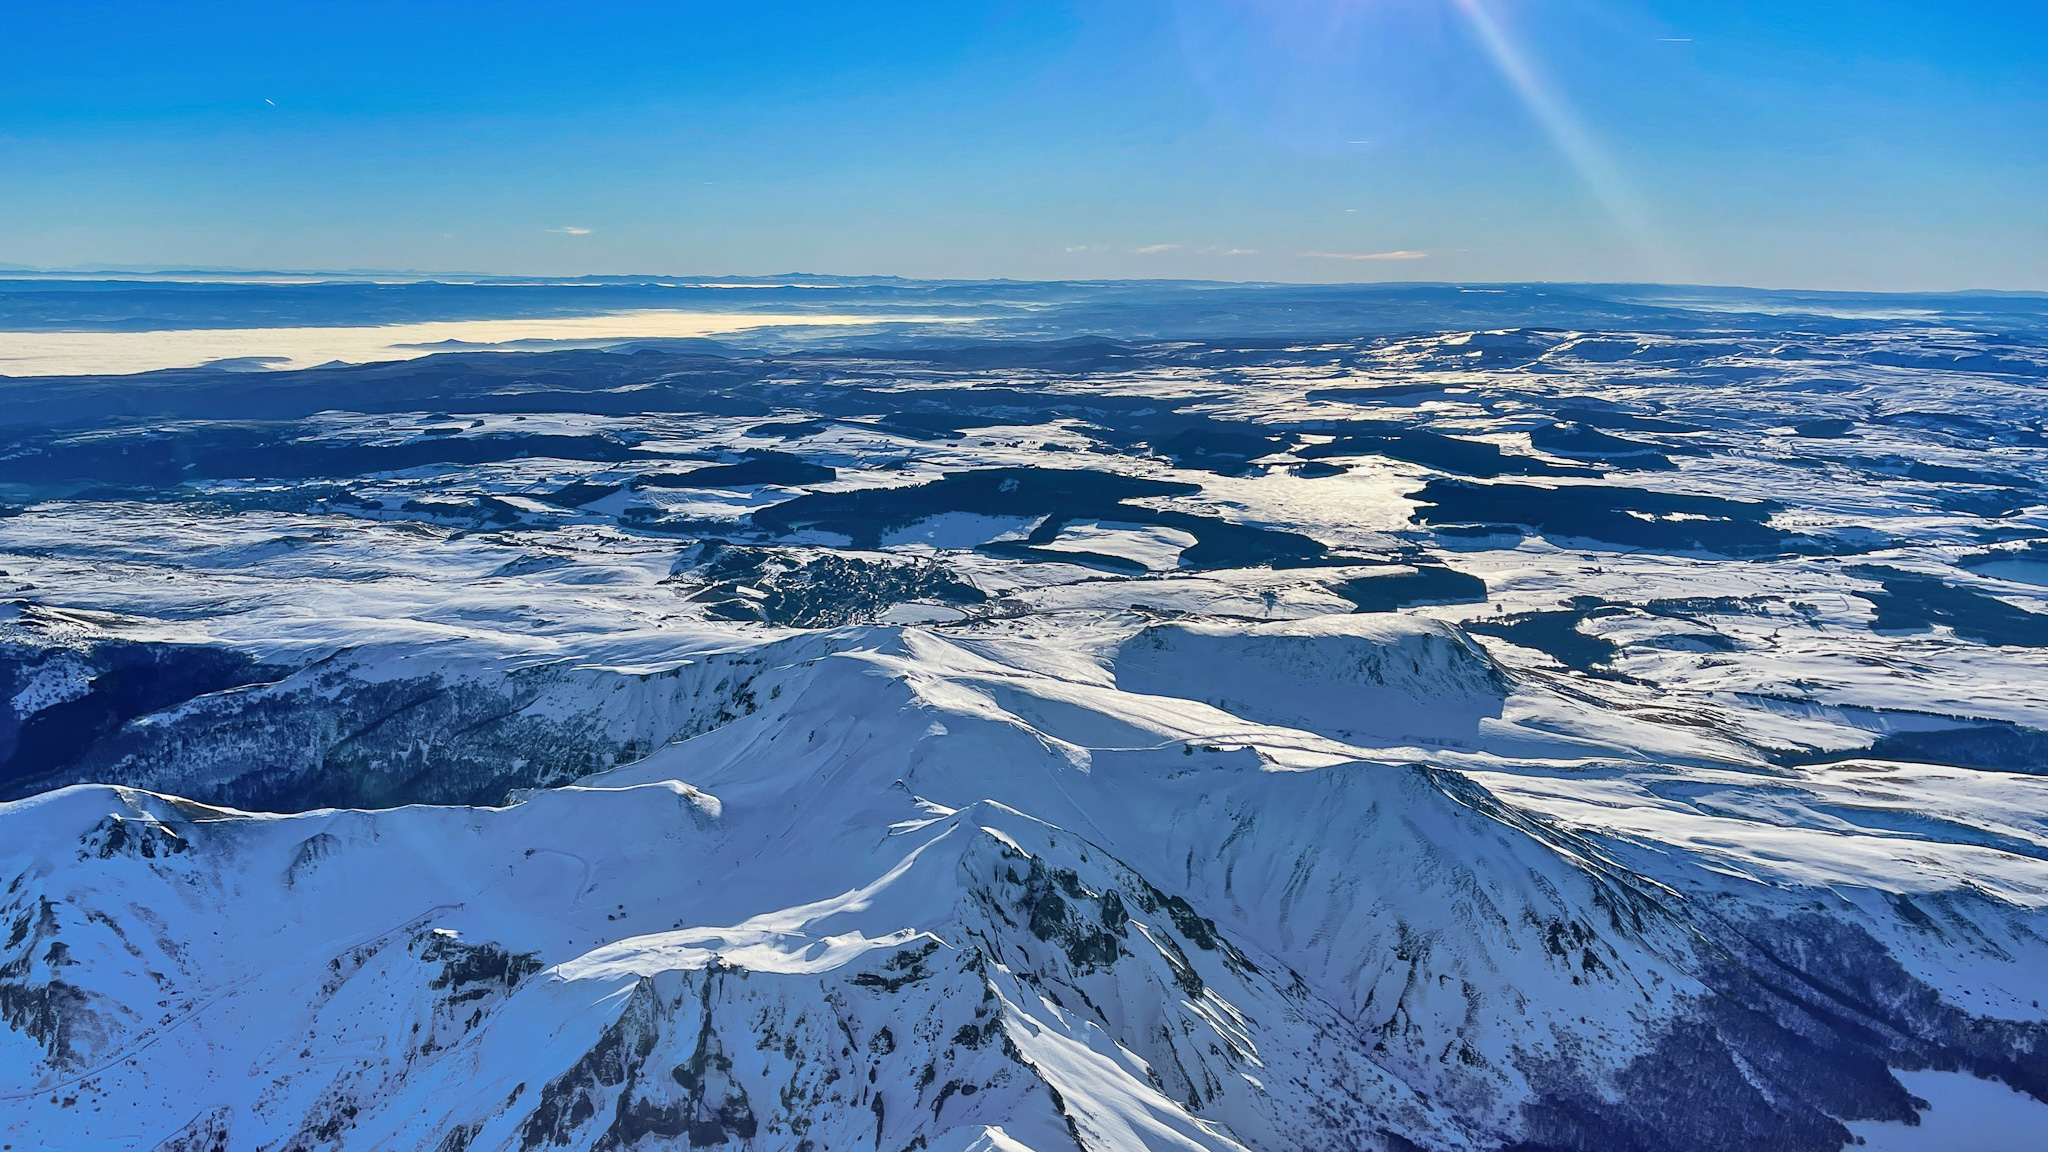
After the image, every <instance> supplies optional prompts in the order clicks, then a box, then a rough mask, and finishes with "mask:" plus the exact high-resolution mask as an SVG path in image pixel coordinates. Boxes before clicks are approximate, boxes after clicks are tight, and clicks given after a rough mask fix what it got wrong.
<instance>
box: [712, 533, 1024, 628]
mask: <svg viewBox="0 0 2048 1152" xmlns="http://www.w3.org/2000/svg"><path fill="white" fill-rule="evenodd" d="M694 559H695V561H696V563H695V564H694V565H691V566H689V567H688V568H687V569H685V572H684V573H683V574H685V575H687V577H688V578H690V579H693V580H699V581H703V582H705V583H706V584H707V587H705V588H703V589H702V590H701V591H698V592H696V593H695V594H694V595H693V596H692V597H691V598H692V599H695V600H698V601H702V602H705V603H708V604H710V605H712V609H711V611H712V615H714V616H716V617H718V618H719V619H723V620H757V621H760V622H762V623H765V624H779V625H784V626H788V627H794V628H834V627H838V626H839V625H842V624H854V623H865V622H872V621H873V620H875V619H876V618H877V617H879V616H881V615H882V613H884V612H886V611H888V609H890V608H891V607H894V606H895V605H898V604H902V603H906V602H908V601H913V600H930V601H937V602H938V603H941V604H948V605H961V606H965V605H973V604H980V603H982V602H984V601H986V600H987V599H988V595H987V594H986V593H984V592H982V591H981V589H979V588H976V587H975V586H974V585H972V584H969V583H967V582H966V581H964V580H961V579H960V578H959V577H957V576H955V575H954V574H953V572H952V571H951V570H950V569H948V568H947V567H945V566H944V565H942V564H939V563H937V562H936V561H927V562H923V563H918V562H898V561H883V560H867V559H862V558H860V557H856V556H838V555H833V554H825V555H821V556H812V557H795V556H791V555H788V554H785V553H782V552H780V551H778V550H775V549H768V548H748V547H741V546H735V545H731V544H727V543H726V542H724V541H721V540H711V541H706V542H704V543H703V544H702V545H700V546H698V547H697V548H696V549H694Z"/></svg>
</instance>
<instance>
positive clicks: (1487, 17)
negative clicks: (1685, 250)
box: [1451, 0, 1683, 280]
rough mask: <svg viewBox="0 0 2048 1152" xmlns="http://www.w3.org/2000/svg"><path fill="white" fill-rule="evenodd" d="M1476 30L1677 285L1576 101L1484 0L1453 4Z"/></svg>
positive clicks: (1674, 270)
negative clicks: (1557, 86)
mask: <svg viewBox="0 0 2048 1152" xmlns="http://www.w3.org/2000/svg"><path fill="white" fill-rule="evenodd" d="M1451 2H1452V3H1453V4H1454V5H1455V6H1456V7H1457V8H1458V10H1459V11H1461V12H1463V13H1464V14H1465V18H1466V20H1467V21H1468V22H1470V23H1471V25H1472V30H1473V32H1474V33H1476V34H1477V35H1478V37H1479V43H1480V45H1481V47H1483V48H1484V49H1485V50H1486V54H1487V56H1488V57H1490V58H1491V59H1492V60H1493V63H1494V67H1496V68H1498V69H1500V73H1501V76H1502V78H1503V79H1505V80H1506V81H1507V82H1508V85H1509V86H1510V87H1512V88H1513V89H1514V90H1515V94H1516V95H1517V96H1520V97H1521V99H1522V103H1523V104H1524V105H1526V106H1527V107H1528V109H1529V113H1530V115H1532V116H1534V117H1535V118H1536V122H1537V123H1538V124H1539V125H1541V126H1542V128H1543V131H1544V133H1545V134H1546V135H1548V136H1549V137H1550V140H1551V143H1552V144H1554V145H1556V146H1557V150H1558V151H1559V152H1562V153H1563V154H1564V157H1565V159H1566V160H1567V161H1568V162H1570V164H1571V166H1572V167H1573V168H1574V169H1575V170H1576V171H1577V172H1578V175H1579V179H1581V180H1583V181H1585V184H1586V187H1587V189H1588V190H1590V191H1591V192H1592V193H1593V197H1594V198H1595V199H1596V200H1598V201H1599V202H1600V206H1601V207H1602V208H1604V209H1605V210H1606V211H1607V214H1608V215H1609V216H1610V217H1612V218H1613V220H1614V223H1615V224H1616V226H1617V227H1619V228H1620V229H1621V231H1622V232H1623V233H1624V234H1626V235H1627V237H1628V239H1629V241H1630V242H1631V243H1632V244H1633V245H1634V246H1635V248H1636V251H1637V253H1638V255H1639V256H1640V257H1641V258H1642V260H1643V262H1644V264H1645V265H1646V266H1647V270H1648V271H1649V272H1650V273H1651V274H1652V276H1653V277H1654V278H1656V279H1660V280H1677V279H1682V278H1683V277H1682V276H1681V275H1680V274H1679V269H1678V267H1677V262H1676V260H1675V259H1674V258H1673V256H1672V253H1671V250H1670V248H1669V246H1668V245H1667V244H1666V243H1665V241H1664V239H1663V237H1662V235H1661V233H1660V232H1659V230H1658V228H1657V226H1656V222H1655V221H1654V220H1653V219H1652V218H1651V216H1650V213H1649V210H1648V209H1646V208H1645V207H1644V206H1643V203H1642V201H1641V200H1640V199H1639V198H1638V197H1637V196H1636V194H1635V191H1634V189H1633V188H1632V187H1631V186H1630V183H1629V180H1628V178H1627V177H1626V176H1624V175H1623V174H1622V171H1621V168H1620V166H1619V165H1617V164H1615V162H1614V161H1613V159H1612V158H1610V157H1609V156H1608V155H1607V152H1606V150H1605V149H1604V148H1602V147H1601V146H1600V143H1599V141H1597V140H1596V139H1594V137H1593V133H1592V131H1591V130H1590V129H1588V128H1587V127H1586V125H1585V122H1584V121H1583V120H1581V119H1580V118H1579V114H1578V112H1577V110H1576V109H1574V108H1573V107H1572V106H1571V102H1570V101H1568V100H1566V99H1565V98H1564V96H1563V94H1561V93H1559V92H1557V91H1555V90H1554V89H1552V88H1551V86H1550V85H1549V84H1548V83H1547V82H1546V81H1545V79H1544V78H1543V76H1542V75H1541V74H1540V73H1539V72H1537V70H1536V68H1535V66H1534V65H1533V64H1531V63H1530V61H1529V58H1528V56H1527V55H1525V54H1524V53H1523V52H1522V50H1521V49H1520V48H1519V47H1517V46H1516V44H1515V42H1514V40H1513V39H1512V38H1510V37H1509V35H1508V32H1507V29H1506V28H1504V27H1502V26H1501V23H1500V21H1498V20H1496V19H1494V17H1493V13H1492V12H1489V11H1488V10H1487V9H1486V6H1485V4H1484V3H1483V2H1482V0H1451Z"/></svg>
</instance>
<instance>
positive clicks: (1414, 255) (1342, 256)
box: [1302, 248, 1429, 260]
mask: <svg viewBox="0 0 2048 1152" xmlns="http://www.w3.org/2000/svg"><path fill="white" fill-rule="evenodd" d="M1302 255H1303V256H1307V257H1309V258H1310V259H1313V260H1427V259H1429V253H1427V252H1410V251H1408V250H1407V249H1405V248H1403V249H1401V250H1399V251H1397V252H1303V253H1302Z"/></svg>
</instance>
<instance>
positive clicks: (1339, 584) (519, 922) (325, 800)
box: [0, 281, 2048, 1152]
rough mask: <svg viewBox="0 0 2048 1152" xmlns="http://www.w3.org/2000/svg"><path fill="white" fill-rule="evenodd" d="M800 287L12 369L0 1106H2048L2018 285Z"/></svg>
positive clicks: (1912, 1112) (1290, 1118) (133, 1109)
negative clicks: (118, 371) (370, 336)
mask: <svg viewBox="0 0 2048 1152" xmlns="http://www.w3.org/2000/svg"><path fill="white" fill-rule="evenodd" d="M840 287H841V289H842V291H841V292H840V293H837V294H835V295H836V296H843V298H835V299H834V300H833V302H832V306H833V314H834V317H835V319H834V323H833V327H832V328H831V329H830V330H825V329H819V330H815V331H813V330H809V329H804V328H801V327H794V328H792V327H781V328H777V329H775V330H774V331H772V332H767V331H764V332H761V333H758V334H755V335H754V336H751V337H746V338H744V339H743V338H741V337H735V338H733V339H732V340H730V341H727V342H721V343H716V344H714V343H712V342H710V341H703V340H696V341H689V342H685V343H683V344H674V343H662V342H659V341H654V342H649V341H644V340H633V341H621V342H619V343H617V344H615V345H602V346H594V347H579V348H567V349H561V350H555V351H541V352H527V351H500V352H463V353H453V354H438V355H430V356H423V357H418V358H414V359H410V360H406V361H403V362H399V363H392V364H371V365H354V366H352V365H328V366H323V367H320V368H314V369H306V370H300V371H293V372H274V373H261V372H250V371H247V370H245V369H246V366H244V365H236V366H232V367H234V368H235V369H236V370H232V371H231V370H229V367H228V366H223V367H216V368H192V369H178V370H175V371H170V372H161V373H147V374H142V375H138V376H130V377H90V378H84V377H80V378H57V377H46V378H37V379H13V380H9V379H6V378H0V397H4V398H5V399H6V400H7V401H8V402H7V403H6V404H5V405H0V501H4V503H5V508H4V509H0V511H4V512H5V515H4V516H0V599H4V603H0V705H4V706H0V798H4V799H0V1145H4V1146H6V1147H7V1148H11V1149H30V1148H35V1149H51V1150H65V1152H87V1150H100V1149H140V1150H145V1152H343V1150H350V1152H355V1150H363V1152H369V1150H376V1152H386V1150H391V1152H414V1150H417V1152H541V1150H550V1149H576V1150H579V1152H584V1150H588V1152H647V1150H654V1149H690V1148H720V1149H725V1150H729V1152H752V1150H760V1152H770V1150H773V1152H840V1150H846V1152H853V1150H860V1152H1139V1150H1159V1152H1164V1150H1196V1149H1202V1150H1215V1152H1223V1150H1238V1152H1339V1150H1375V1152H1415V1150H1427V1152H1454V1150H1457V1152H1464V1150H1472V1152H1508V1150H1512V1152H1763V1150H1771V1152H1781V1150H1782V1152H1832V1150H1835V1149H1842V1148H1848V1147H1854V1146H1856V1145H1857V1144H1859V1143H1861V1142H1862V1141H1863V1140H1865V1139H1866V1138H1874V1137H1877V1136H1879V1135H1880V1134H1881V1135H1882V1136H1883V1137H1884V1138H1885V1140H1887V1141H1889V1142H1888V1143H1885V1145H1884V1146H1885V1147H1888V1148H1889V1147H1908V1146H1910V1145H1909V1144H1907V1143H1900V1141H1907V1140H1910V1138H1911V1137H1912V1135H1913V1134H1914V1133H1915V1132H1919V1131H1922V1130H1929V1131H1932V1130H1933V1127H1934V1125H1935V1124H1939V1123H1943V1122H1948V1121H1952V1120H1954V1119H1955V1118H1954V1117H1950V1116H1947V1115H1945V1114H1944V1108H1946V1107H1948V1106H1947V1105H1944V1104H1941V1103H1939V1102H1933V1103H1931V1102H1930V1100H1929V1099H1926V1098H1922V1097H1921V1096H1919V1095H1916V1094H1915V1092H1914V1091H1912V1090H1911V1089H1909V1087H1908V1084H1909V1083H1911V1084H1914V1085H1920V1084H1924V1083H1928V1081H1926V1080H1925V1079H1924V1078H1923V1077H1924V1076H1925V1075H1926V1074H1929V1073H1941V1074H1947V1075H1950V1076H1955V1077H1968V1078H1975V1079H1977V1080H1982V1081H1991V1082H1996V1083H1997V1084H2002V1085H2004V1086H2005V1087H2006V1088H2009V1089H2010V1090H2012V1093H2014V1094H2015V1096H2014V1103H2013V1105H2012V1107H2014V1108H2027V1109H2032V1108H2038V1109H2040V1112H2039V1115H2040V1117H2041V1118H2042V1120H2043V1123H2044V1126H2048V1010H2044V1008H2043V1007H2042V1004H2043V1001H2044V1000H2048V495H2044V487H2043V486H2044V484H2048V427H2044V425H2043V422H2042V419H2041V416H2040V413H2041V410H2042V408H2041V404H2042V399H2043V395H2044V392H2043V390H2044V388H2048V302H2044V301H2038V300H2034V299H2033V298H2022V297H1981V298H1980V297H1968V296H1964V297H1941V298H1911V299H1906V298H1897V299H1892V298H1874V297H1831V296H1826V295H1824V294H1812V293H1808V294H1775V295H1773V294H1757V293H1749V294H1744V293H1737V292H1734V291H1732V290H1730V291H1725V292H1715V291H1708V290H1677V289H1671V290H1656V289H1645V288H1618V287H1609V288H1583V289H1571V290H1566V289H1559V288H1555V287H1539V288H1518V287H1512V286H1510V287H1506V288H1489V289H1486V290H1485V291H1484V292H1479V291H1473V292H1470V293H1467V294H1465V295H1454V293H1457V292H1459V291H1460V290H1456V289H1441V288H1422V287H1417V288H1363V287H1361V288H1356V289H1334V288H1333V289H1299V290H1295V289H1286V288H1283V287H1279V286H1272V287H1268V288H1223V287H1203V286H1197V285H1178V286H1177V285H1165V284H1161V285H1037V286H1034V285H1000V286H998V285H971V284H935V285H922V286H915V285H910V284H909V283H908V282H880V281H876V282H853V281H849V282H845V283H844V284H842V285H840ZM521 290H522V291H523V290H524V289H521ZM615 290H616V293H615V294H618V295H619V297H620V299H621V300H627V301H630V302H631V303H632V304H633V306H634V307H638V308H644V307H650V306H661V305H662V303H663V302H664V301H667V300H668V297H665V296H660V295H659V294H658V293H656V292H655V289H654V288H651V287H649V288H644V289H640V288H635V289H632V290H631V291H627V290H626V289H625V288H623V287H620V286H618V285H613V286H611V287H610V288H604V289H603V291H605V292H614V291H615ZM761 290H762V292H763V293H764V294H768V295H773V294H774V293H775V291H776V289H775V288H774V287H773V286H772V285H769V286H764V287H763V288H762V289H761ZM35 291H45V289H31V288H23V287H21V286H20V285H12V286H10V285H6V284H0V323H13V322H14V321H12V320H9V319H8V318H9V317H13V316H17V314H20V315H27V314H29V313H31V312H33V313H34V314H35V315H36V316H39V317H45V318H46V317H47V316H49V315H53V314H56V313H59V312H61V311H62V308H63V307H67V306H68V305H65V304H64V302H63V301H62V300H59V299H57V298H56V297H55V296H50V297H49V298H48V299H44V298H40V297H39V298H38V299H37V301H34V302H31V303H32V304H33V307H31V303H23V300H24V299H26V296H24V295H23V294H24V293H27V294H33V292H35ZM152 291H153V292H155V293H156V294H157V296H163V295H164V290H163V289H162V286H160V285H159V286H156V287H155V288H153V289H152ZM192 291H193V292H198V291H200V289H199V288H193V289H192ZM505 291H506V292H507V293H510V292H512V291H513V289H512V288H509V287H508V288H506V289H505ZM579 291H581V289H579ZM589 291H591V292H592V293H596V292H597V291H598V289H597V288H591V289H589ZM478 293H479V294H477V295H476V300H477V301H482V303H474V302H472V304H470V305H466V306H473V307H477V308H483V307H488V306H489V301H490V300H491V299H492V297H490V295H489V293H487V292H484V291H483V290H482V289H481V288H479V289H478ZM1262 293H1263V294H1262ZM1346 293H1349V295H1346ZM172 295H173V297H175V298H176V299H182V297H176V296H175V294H172ZM120 299H121V297H120V292H119V291H118V290H117V289H115V288H107V289H105V290H104V291H100V292H98V293H96V294H95V295H94V297H93V302H92V303H93V307H94V308H95V309H98V310H99V311H98V312H96V313H95V315H100V314H102V313H104V314H107V315H112V314H113V313H114V312H117V311H118V309H119V307H120ZM153 299H154V298H153ZM322 299H323V297H321V296H320V294H319V292H318V291H315V290H311V289H304V288H294V290H293V294H292V296H291V310H286V311H285V312H280V315H284V316H286V318H287V319H290V320H291V321H292V323H293V324H294V325H297V326H304V325H305V324H306V323H308V321H309V316H310V314H309V313H307V311H306V310H307V309H313V308H315V306H316V305H319V304H320V301H321V300H322ZM408 299H410V297H408V296H406V295H405V293H404V290H403V289H402V288H394V289H392V296H391V300H392V302H393V303H392V304H391V307H392V308H395V309H400V312H401V313H402V306H403V305H404V303H405V301H406V300H408ZM464 299H465V300H468V299H469V297H465V298H464ZM506 299H507V300H508V301H509V300H512V298H511V297H510V296H508V297H506ZM522 299H523V298H522ZM110 301H111V302H110ZM514 304H517V306H516V307H515V306H514ZM150 306H151V307H156V308H162V307H166V305H164V304H163V302H162V300H156V301H155V302H154V303H152V304H151V305H150ZM193 306H194V307H197V306H198V305H196V304H195V305H193ZM280 307H282V306H280ZM505 307H506V312H505V315H507V316H517V315H525V314H529V312H531V311H533V310H536V309H541V308H542V305H541V304H535V303H531V302H528V303H524V304H519V303H517V301H513V303H508V304H506V305H505ZM520 309H527V310H528V311H521V310H520ZM862 309H870V310H872V311H873V313H874V315H875V316H876V317H878V319H877V320H876V321H875V322H874V324H873V325H871V326H869V327H865V328H864V327H862V326H861V324H859V323H855V322H854V321H855V320H858V318H859V316H861V315H863V313H862V312H861V310H862ZM916 309H928V310H930V311H932V312H933V313H935V314H937V313H945V318H944V323H943V324H938V323H934V324H933V325H930V326H928V327H920V326H919V325H918V324H916V323H914V322H907V321H905V320H903V319H902V317H904V316H906V315H912V314H914V312H915V310H916ZM963 315H965V316H968V317H969V318H968V319H962V318H961V317H962V316H963ZM849 317H851V318H852V319H848V318H849ZM880 317H887V320H886V322H885V321H884V320H883V319H879V318H880ZM311 318H312V319H317V317H311ZM408 318H409V319H410V320H411V321H415V322H428V321H437V320H442V319H475V318H481V317H480V316H470V315H467V314H465V315H464V316H461V317H443V316H439V315H435V314H428V313H424V312H422V313H420V314H418V315H411V316H409V317H408ZM38 322H39V323H41V322H42V321H41V320H39V321H38ZM508 322H509V321H508ZM136 323H142V322H141V321H137V322H136ZM258 323H259V322H255V321H252V322H251V327H252V328H254V327H256V326H258ZM294 330H296V329H294ZM4 338H5V332H0V340H4ZM748 340H752V341H753V342H752V343H749V342H747V341H748ZM1957 1098H1958V1099H1960V1098H1961V1097H1957ZM1930 1121H1932V1122H1933V1123H1932V1124H1930ZM1872 1142H1873V1143H1876V1142H1877V1141H1876V1140H1875V1139H1873V1141H1872ZM1925 1147H1927V1148H1930V1149H1932V1148H1937V1147H1941V1145H1939V1144H1934V1143H1929V1144H1926V1145H1925Z"/></svg>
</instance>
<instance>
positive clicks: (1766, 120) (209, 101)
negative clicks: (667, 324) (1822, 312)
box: [0, 0, 2048, 289]
mask: <svg viewBox="0 0 2048 1152" xmlns="http://www.w3.org/2000/svg"><path fill="white" fill-rule="evenodd" d="M0 17H4V18H5V27H6V28H7V29H8V32H7V35H6V37H5V38H4V41H0V263H4V264H15V265H28V266H40V267H56V266H75V265H92V266H100V265H116V264H118V265H210V266H234V267H248V268H412V269H427V270H473V271H485V272H504V273H527V274H556V275H561V274H581V273H634V272H648V273H702V274H718V273H774V272H781V271H791V270H802V271H817V272H838V273H854V274H874V273H890V274H898V275H906V276H942V277H987V276H1013V277H1023V278H1078V277H1124V276H1132V277H1153V276H1157V277H1202V278H1217V279H1280V280H1301V281H1316V280H1381V279H1398V280H1531V279H1543V280H1644V279H1660V280H1685V281H1694V282H1706V283H1731V284H1751V285H1761V286H1773V287H1828V288H1858V289H1894V288H1895V289H1949V288H1971V287H1982V288H2013V289H2048V67H2044V66H2043V64H2042V61H2044V60H2048V4H2043V3H2041V0H1940V2H1936V0H1920V2H1907V0H1860V2H1853V3H1852V2H1849V0H1771V2H1765V0H1115V2H1111V0H1103V2H1096V0H1076V2H1073V3H1029V2H1024V0H996V2H976V0H953V2H951V3H871V4H856V5H849V4H845V3H837V4H824V3H779V2H772V0H755V2H750V3H739V2H704V0H668V2H664V3H652V2H642V0H631V2H613V3H582V4H565V3H530V2H519V0H500V2H497V3H489V4H484V3H437V2H433V0H412V2H408V3H385V2H381V0H352V2H349V3H301V2H289V0H286V2H277V0H273V2H271V3H264V4H255V3H208V2H198V0H191V2H172V0H126V2H93V0H65V2H64V3H52V2H49V0H33V2H29V3H24V2H22V0H0Z"/></svg>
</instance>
